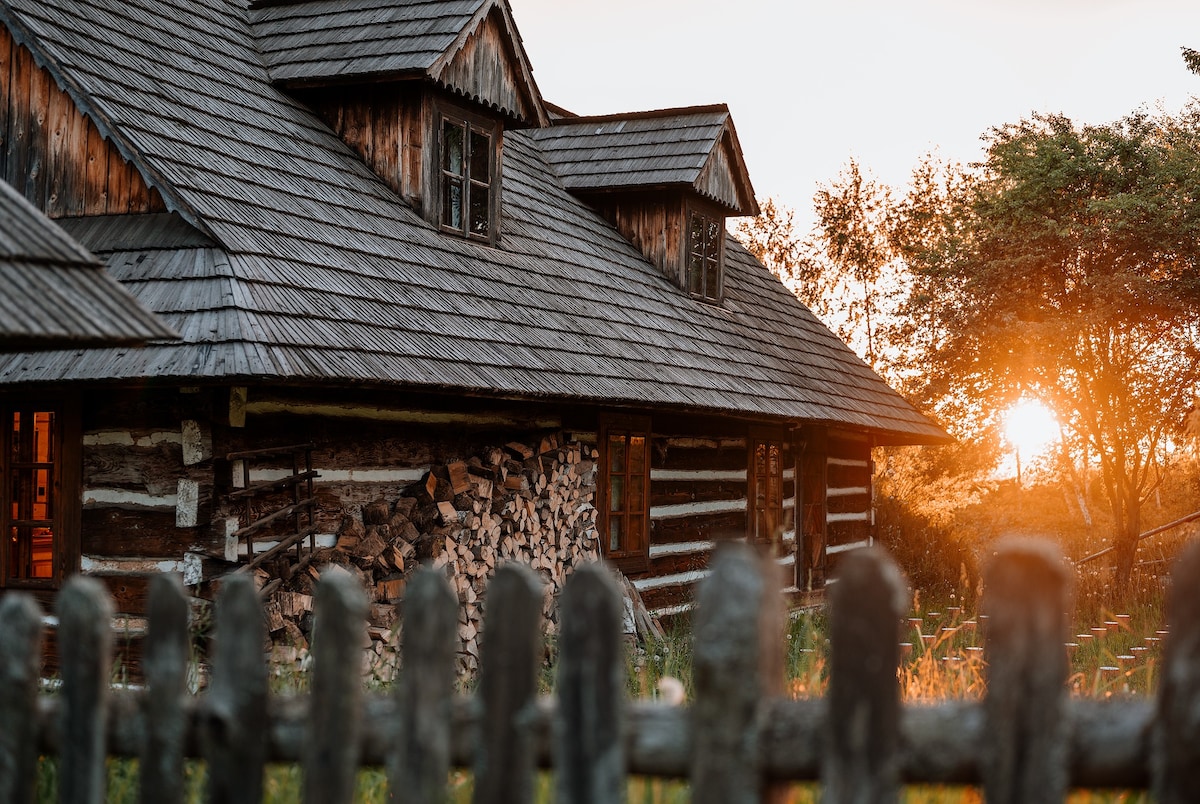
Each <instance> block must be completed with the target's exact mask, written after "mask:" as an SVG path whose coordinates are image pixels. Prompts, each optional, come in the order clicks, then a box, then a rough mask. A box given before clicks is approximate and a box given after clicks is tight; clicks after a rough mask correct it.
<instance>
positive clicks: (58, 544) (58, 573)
mask: <svg viewBox="0 0 1200 804" xmlns="http://www.w3.org/2000/svg"><path fill="white" fill-rule="evenodd" d="M45 411H50V412H53V413H54V419H55V421H54V425H53V427H54V444H53V448H52V450H51V454H50V460H49V461H47V462H46V463H49V464H51V472H52V479H51V488H52V492H51V499H52V500H53V506H52V512H51V516H50V517H49V518H48V519H47V520H45V521H48V522H50V523H51V528H52V530H53V533H54V537H53V544H52V546H51V549H52V552H53V555H52V558H51V562H52V572H51V575H50V577H48V578H13V577H10V575H11V573H12V567H11V566H10V560H11V556H10V553H9V551H8V550H7V549H5V550H0V589H25V590H30V591H37V590H49V591H52V590H56V589H59V588H60V587H61V586H62V583H63V581H64V580H65V579H66V578H67V577H68V576H69V575H71V574H73V573H75V572H78V571H79V565H80V517H81V513H80V509H81V500H82V494H81V488H82V461H81V458H80V444H81V443H82V434H81V432H80V416H79V404H78V400H77V399H74V398H64V397H55V396H39V397H21V398H18V397H6V398H0V416H2V417H3V425H2V432H0V475H2V476H3V484H2V486H0V533H3V534H4V538H5V540H6V542H7V540H8V539H10V538H11V536H10V534H11V532H12V528H13V527H14V525H13V520H14V517H13V515H12V505H13V501H12V499H11V494H12V488H13V484H12V475H11V472H12V471H13V463H14V461H13V450H12V437H13V428H12V421H13V418H12V417H13V414H14V413H21V414H26V413H33V412H45ZM18 463H26V461H19V462H18ZM35 463H40V462H35Z"/></svg>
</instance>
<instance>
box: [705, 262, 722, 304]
mask: <svg viewBox="0 0 1200 804" xmlns="http://www.w3.org/2000/svg"><path fill="white" fill-rule="evenodd" d="M720 277H721V272H720V266H719V265H718V264H717V260H716V258H715V257H713V258H711V259H709V260H708V261H707V262H706V265H705V271H704V295H705V296H707V297H708V298H710V299H715V298H717V297H718V296H720V295H721V288H720Z"/></svg>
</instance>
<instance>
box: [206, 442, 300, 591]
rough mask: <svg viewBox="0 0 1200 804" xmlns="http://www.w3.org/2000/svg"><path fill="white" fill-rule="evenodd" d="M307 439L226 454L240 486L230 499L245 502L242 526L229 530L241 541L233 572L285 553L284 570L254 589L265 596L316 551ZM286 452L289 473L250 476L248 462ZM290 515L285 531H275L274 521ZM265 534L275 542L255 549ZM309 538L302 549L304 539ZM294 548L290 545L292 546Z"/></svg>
mask: <svg viewBox="0 0 1200 804" xmlns="http://www.w3.org/2000/svg"><path fill="white" fill-rule="evenodd" d="M312 451H313V445H312V444H291V445H288V446H283V447H269V448H266V449H252V450H243V451H241V452H231V453H229V454H228V455H226V456H225V457H226V458H227V459H228V460H229V461H230V462H231V463H232V464H233V467H234V474H235V475H236V474H237V473H238V471H239V469H240V473H241V480H242V483H241V488H238V489H235V490H234V491H232V492H230V495H229V497H230V499H232V500H240V501H242V502H243V504H244V506H245V507H244V510H243V513H242V517H241V523H240V524H241V525H242V527H240V528H239V529H238V530H237V531H236V532H235V533H234V534H233V535H234V538H237V539H243V538H244V539H245V540H246V563H245V564H242V565H241V566H240V567H238V568H237V569H236V570H235V572H236V573H251V572H253V571H254V570H255V569H257V568H258V567H260V566H262V565H263V564H264V563H266V562H268V561H271V560H273V559H275V558H280V557H285V558H290V559H291V562H290V564H289V565H288V566H287V568H286V570H285V571H284V572H281V573H279V575H278V576H277V577H275V578H273V579H272V580H271V581H270V582H269V583H267V584H266V585H265V586H264V587H263V588H262V590H261V591H260V592H259V595H260V597H261V598H262V599H263V600H266V599H267V598H269V597H270V596H271V595H273V594H274V593H275V591H276V590H277V589H279V587H280V586H281V585H282V584H283V582H284V581H285V580H287V579H288V578H290V577H292V576H294V575H295V574H296V573H298V572H303V571H304V570H305V568H307V567H308V564H309V562H311V561H312V558H313V555H314V554H315V552H316V549H317V544H316V533H317V525H316V522H315V510H314V509H315V508H316V498H315V497H314V496H313V480H314V479H315V478H317V477H318V476H319V475H318V474H317V473H316V472H315V471H313V468H312ZM280 456H290V457H291V459H292V472H291V474H289V475H286V476H285V477H281V478H279V479H278V480H263V481H259V482H254V483H252V482H251V481H250V467H251V464H252V463H253V462H254V461H256V460H263V459H269V458H278V457H280ZM280 492H290V495H289V496H290V502H288V503H287V504H285V505H283V506H282V507H279V508H276V509H275V510H273V511H269V512H268V513H263V511H262V510H257V511H256V506H255V502H256V501H261V500H262V499H264V498H266V497H268V496H269V495H273V494H278V493H280ZM289 518H290V520H291V528H290V530H289V531H288V532H287V533H286V534H284V535H283V536H276V535H275V533H274V530H275V527H274V526H276V524H277V523H283V522H287V521H288V520H289ZM264 536H270V537H271V541H274V542H275V544H274V545H273V546H272V547H270V548H269V549H267V550H264V551H262V552H261V553H255V551H254V545H255V542H256V541H257V540H259V539H262V538H263V537H264ZM306 538H307V539H308V544H307V549H305V548H306V546H305V544H304V540H305V539H306ZM293 548H294V549H293Z"/></svg>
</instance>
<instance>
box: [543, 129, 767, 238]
mask: <svg viewBox="0 0 1200 804" xmlns="http://www.w3.org/2000/svg"><path fill="white" fill-rule="evenodd" d="M532 136H533V137H534V139H535V140H536V141H537V143H538V146H539V147H540V148H541V150H542V153H543V154H545V156H546V160H547V161H548V162H550V164H551V165H552V166H553V167H554V170H555V172H556V173H557V174H558V176H559V178H561V179H562V182H563V184H564V185H566V187H567V188H568V189H570V190H574V191H576V192H579V193H585V194H586V193H597V192H617V191H628V190H650V189H660V188H668V187H678V188H687V189H689V190H691V191H694V192H696V193H698V194H699V195H702V196H705V197H707V198H709V199H710V200H712V201H716V202H717V203H719V204H721V205H722V206H724V207H725V208H726V209H728V210H729V211H730V213H731V214H733V215H757V214H758V205H757V203H756V202H755V200H754V188H753V187H752V186H751V185H750V178H749V175H748V173H747V171H746V163H745V161H744V159H743V157H742V149H741V146H740V144H739V143H738V139H737V133H736V131H735V130H734V128H733V120H732V118H731V117H730V115H729V108H728V107H727V106H724V105H717V106H693V107H688V108H684V109H661V110H656V111H651V112H633V113H626V114H615V115H603V116H595V117H575V116H572V117H563V118H559V119H555V120H554V122H553V125H551V126H549V127H546V128H541V129H535V130H533V132H532Z"/></svg>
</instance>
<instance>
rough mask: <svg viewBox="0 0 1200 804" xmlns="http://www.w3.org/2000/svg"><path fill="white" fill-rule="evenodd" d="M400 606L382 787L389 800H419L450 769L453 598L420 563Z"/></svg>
mask: <svg viewBox="0 0 1200 804" xmlns="http://www.w3.org/2000/svg"><path fill="white" fill-rule="evenodd" d="M403 606H404V632H403V633H404V636H403V639H404V642H403V647H402V654H403V655H402V662H401V670H400V679H399V683H398V684H397V686H396V702H397V706H396V709H397V723H396V727H397V729H396V734H395V736H394V738H393V740H392V746H393V747H392V751H391V753H390V755H389V757H388V777H389V778H388V787H389V789H390V791H391V801H392V802H393V804H423V802H427V801H440V800H441V799H442V798H443V797H444V796H445V794H446V782H447V775H448V774H449V772H450V721H451V701H452V697H453V695H454V677H455V673H454V651H455V649H456V647H457V642H458V639H457V632H456V626H457V623H458V599H457V598H456V597H455V596H454V592H453V591H451V589H450V584H448V583H446V578H445V576H443V575H442V573H440V572H438V571H437V570H434V569H430V568H428V567H424V568H422V569H420V570H418V571H417V573H416V575H414V576H413V579H412V580H411V581H410V582H409V584H408V587H407V589H406V591H405V596H404V602H403Z"/></svg>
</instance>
